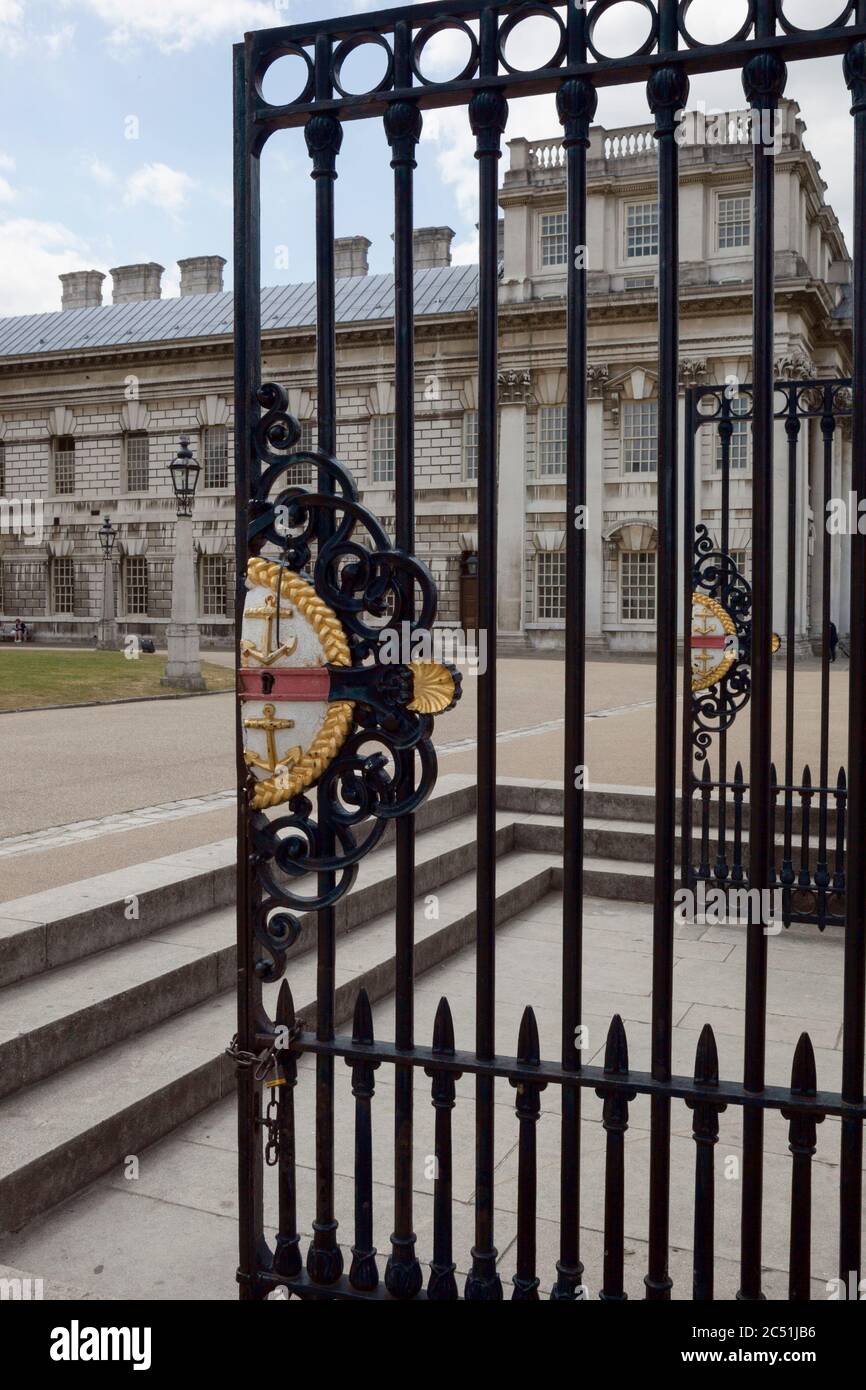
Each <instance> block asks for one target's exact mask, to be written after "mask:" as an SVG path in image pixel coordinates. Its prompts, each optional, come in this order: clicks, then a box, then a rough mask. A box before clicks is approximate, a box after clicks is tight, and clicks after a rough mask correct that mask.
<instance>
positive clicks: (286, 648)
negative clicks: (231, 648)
mask: <svg viewBox="0 0 866 1390" xmlns="http://www.w3.org/2000/svg"><path fill="white" fill-rule="evenodd" d="M277 616H278V615H277V596H276V594H270V595H269V596H268V598H266V599H265V603H264V607H263V608H248V609H247V611H246V613H245V614H244V617H246V618H264V620H265V637H264V651H259V649H258V647H256V646H255V644H254V643H253V642H251V641H250V639H249V638H245V639H244V641H243V642H241V665H242V666H249V664H250V661H249V658H250V657H255V659H256V661H257V662H258V663H259V665H260V666H273V664H274V662H275V661H279V659H280V657H281V656H291V655H292V654H293V652H294V651H295V648H296V647H297V645H298V639H297V637H290V638H289V640H288V642H284V643H283V644H282V646H280V647H276V648H273V647H272V646H271V630H272V628H273V625H274V623H275V622H276V620H277ZM294 616H295V610H294V608H281V609H280V610H279V617H281V618H293V617H294Z"/></svg>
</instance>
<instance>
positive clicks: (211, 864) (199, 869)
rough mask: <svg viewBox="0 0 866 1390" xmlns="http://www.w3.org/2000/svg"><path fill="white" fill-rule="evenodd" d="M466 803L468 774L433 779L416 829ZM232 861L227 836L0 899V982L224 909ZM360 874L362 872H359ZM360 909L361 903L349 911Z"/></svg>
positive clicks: (230, 898) (465, 809) (455, 813)
mask: <svg viewBox="0 0 866 1390" xmlns="http://www.w3.org/2000/svg"><path fill="white" fill-rule="evenodd" d="M474 807H475V786H474V783H473V779H472V778H471V777H468V776H464V775H461V774H456V773H452V774H449V775H447V776H444V777H441V778H440V779H439V783H438V785H437V786H436V788H435V789H434V791H433V793H432V795H431V796H430V798H429V800H428V801H427V802H426V803H425V804H424V805H423V806H422V807H421V808H420V810H419V811H418V813H417V815H416V818H415V823H416V827H417V830H418V833H419V835H421V834H424V833H425V832H427V831H432V830H436V829H437V828H438V827H439V826H441V825H446V824H448V822H450V821H453V820H454V819H457V818H460V817H463V816H467V815H470V814H471V813H472V812H473V810H474ZM393 834H394V831H393V826H389V827H388V829H387V830H386V833H385V835H384V836H383V838H382V841H381V843H380V845H379V847H378V848H377V849H376V850H375V851H374V852H373V854H371V855H370V857H369V859H368V860H367V861H365V863H366V864H367V865H369V864H372V863H374V862H375V861H376V860H377V859H378V857H379V856H380V855H382V854H384V853H385V851H386V850H387V849H388V847H389V846H390V845H391V843H392V841H393ZM234 866H235V839H234V837H231V838H230V839H225V840H219V841H216V842H215V843H213V844H210V845H204V846H202V847H201V848H199V849H194V850H188V851H184V852H183V853H182V854H173V855H166V856H164V857H163V858H161V859H155V860H152V861H150V862H149V863H146V864H138V865H132V866H130V867H129V868H125V869H119V870H117V871H116V872H114V873H110V874H99V875H96V876H94V877H93V878H89V879H84V880H83V881H82V882H80V883H70V884H65V885H64V886H63V887H62V888H53V889H50V890H48V891H46V892H43V893H34V894H31V895H30V896H29V897H25V898H17V899H14V900H12V901H9V902H6V903H3V904H2V905H0V986H3V985H9V984H14V983H15V981H17V980H23V979H28V978H29V977H30V976H32V975H37V974H39V973H41V972H42V971H45V970H52V969H55V968H56V967H58V966H62V965H68V964H70V963H71V962H72V961H75V960H82V959H84V958H85V957H87V956H90V955H93V954H94V952H97V951H104V950H108V949H110V948H111V947H114V946H120V945H123V944H124V943H126V942H129V941H136V940H139V939H141V938H143V937H148V936H152V935H153V934H154V933H155V932H157V931H160V930H161V929H162V928H163V927H171V926H174V925H175V924H176V923H180V922H186V921H189V920H190V919H191V918H193V917H196V916H200V915H203V914H205V913H209V912H211V911H213V910H214V909H219V908H222V907H227V906H229V905H230V904H231V903H233V902H234V898H235V867H234ZM365 876H366V878H369V877H370V876H369V875H367V874H366V871H365ZM360 910H361V904H356V905H355V907H354V908H353V911H360Z"/></svg>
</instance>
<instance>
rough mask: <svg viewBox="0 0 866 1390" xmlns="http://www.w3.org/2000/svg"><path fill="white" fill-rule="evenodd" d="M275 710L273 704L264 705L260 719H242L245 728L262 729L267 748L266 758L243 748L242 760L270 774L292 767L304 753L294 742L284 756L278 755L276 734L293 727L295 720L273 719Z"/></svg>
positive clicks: (249, 765) (248, 765)
mask: <svg viewBox="0 0 866 1390" xmlns="http://www.w3.org/2000/svg"><path fill="white" fill-rule="evenodd" d="M276 712H277V710H276V706H275V705H265V706H264V708H263V709H262V718H261V719H245V720H244V728H245V729H263V730H264V733H265V739H266V742H267V749H268V756H267V760H265V759H264V758H260V757H259V756H258V754H257V753H252V752H250V750H249V749H245V750H244V762H245V763H246V765H247V767H260V768H261V769H262V771H264V772H270V773H271V775H272V776H273V774H274V773H275V772H277V770H278V769H279V770H288V769H289V768H290V767H294V765H295V763H297V762H299V761H300V759H301V758H302V757H303V753H304V750H303V748H301V747H300V745H297V744H296V745H295V747H294V748H290V749H289V750H288V752H287V753H286V754H285V756H284V757H282V758H280V757H278V755H277V739H276V735H277V733H278V732H279V731H280V730H281V729H293V728H294V727H295V721H294V719H275V718H274V716H275V714H276Z"/></svg>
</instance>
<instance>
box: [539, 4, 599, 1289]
mask: <svg viewBox="0 0 866 1390" xmlns="http://www.w3.org/2000/svg"><path fill="white" fill-rule="evenodd" d="M586 18H587V16H586V10H585V9H579V8H578V7H577V6H576V5H571V6H569V10H568V21H567V42H568V49H567V52H568V58H569V61H571V62H583V61H584V60H585V58H586V51H587V50H586ZM556 104H557V112H558V115H559V119H560V121H561V123H562V126H563V146H564V148H565V172H566V199H567V202H566V223H567V234H566V245H567V247H568V248H569V254H568V256H567V260H568V286H567V307H566V454H567V464H566V484H565V487H566V505H565V513H566V518H567V525H566V532H565V569H566V581H565V602H566V622H565V739H564V745H565V746H564V752H565V765H564V768H563V860H562V1065H563V1067H564V1068H566V1069H567V1070H579V1069H580V1067H581V1065H582V1058H581V1049H580V1047H579V1046H578V1029H579V1028H580V1025H581V1013H582V1008H583V834H584V817H585V799H584V782H585V776H584V771H585V764H586V733H585V719H586V540H587V525H592V524H594V521H593V518H592V517H589V518H587V517H586V504H587V471H586V470H587V448H586V411H587V386H586V369H587V345H588V334H587V315H588V293H589V287H588V279H587V271H588V266H587V264H586V260H587V258H586V255H585V254H583V250H584V248H585V247H586V245H587V198H586V187H587V184H586V161H587V151H588V149H589V144H590V126H591V125H592V122H593V119H594V117H595V112H596V108H597V106H598V97H597V95H596V92H595V88H594V87H593V85H592V83H591V82H589V81H587V80H586V79H585V78H584V79H579V80H577V79H576V80H573V81H568V82H564V83H563V85H562V86H561V87H560V88H559V91H558V92H557V95H556ZM579 520H580V523H581V524H580V525H578V521H579ZM580 1124H581V1093H580V1089H579V1088H578V1087H573V1088H569V1089H567V1090H566V1091H565V1092H564V1094H563V1097H562V1122H561V1152H560V1246H559V1260H558V1261H557V1265H556V1270H557V1279H556V1283H555V1285H554V1287H553V1290H552V1293H551V1297H552V1298H553V1299H555V1300H557V1301H560V1300H562V1301H568V1300H573V1299H575V1298H576V1296H577V1290H578V1288H580V1286H581V1284H582V1280H583V1262H582V1261H581V1258H580V1175H581V1168H580V1158H581V1146H580Z"/></svg>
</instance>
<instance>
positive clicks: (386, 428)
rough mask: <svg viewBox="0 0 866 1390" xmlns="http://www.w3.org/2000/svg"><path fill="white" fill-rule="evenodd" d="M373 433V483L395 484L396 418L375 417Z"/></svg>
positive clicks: (389, 416)
mask: <svg viewBox="0 0 866 1390" xmlns="http://www.w3.org/2000/svg"><path fill="white" fill-rule="evenodd" d="M371 433H372V448H371V463H372V470H371V472H372V477H371V481H372V482H374V483H393V481H394V416H393V415H374V416H373V425H372V432H371Z"/></svg>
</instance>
